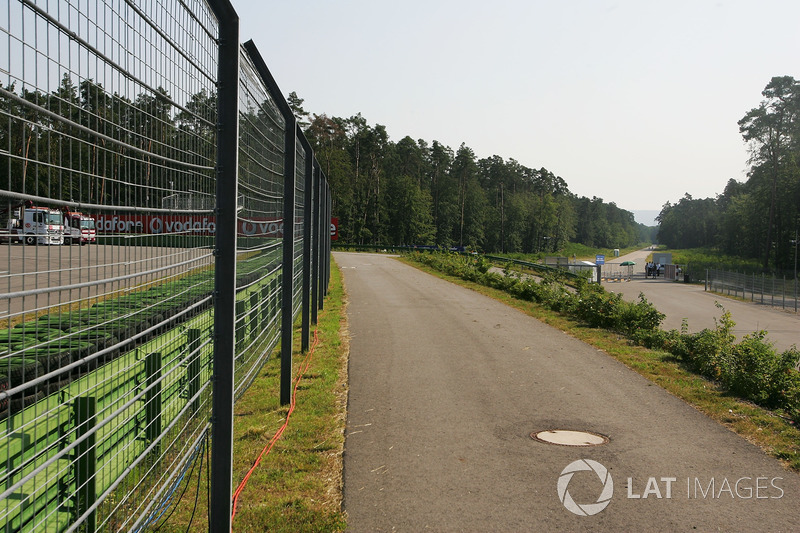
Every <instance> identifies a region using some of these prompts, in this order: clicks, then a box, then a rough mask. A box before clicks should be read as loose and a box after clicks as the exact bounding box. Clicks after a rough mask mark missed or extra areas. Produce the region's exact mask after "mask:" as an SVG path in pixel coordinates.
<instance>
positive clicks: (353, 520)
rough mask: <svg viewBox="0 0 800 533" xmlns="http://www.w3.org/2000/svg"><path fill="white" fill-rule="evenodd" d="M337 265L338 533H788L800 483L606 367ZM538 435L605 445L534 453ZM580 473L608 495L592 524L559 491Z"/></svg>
mask: <svg viewBox="0 0 800 533" xmlns="http://www.w3.org/2000/svg"><path fill="white" fill-rule="evenodd" d="M334 257H335V259H336V261H337V262H338V263H339V265H340V266H341V267H342V269H343V272H344V278H345V283H346V289H347V293H348V298H349V305H348V316H349V320H350V333H351V342H350V350H351V351H350V366H349V371H350V396H349V405H348V420H347V429H346V442H345V455H344V508H345V511H346V512H347V514H348V524H349V530H351V531H354V532H361V531H370V532H372V531H411V532H420V531H578V530H581V531H796V530H797V527H798V526H797V525H798V524H799V523H800V476H797V475H795V474H792V473H790V472H788V471H786V470H784V469H783V468H782V467H781V465H780V464H779V463H778V462H777V461H776V460H774V459H771V458H769V457H767V456H766V455H765V454H763V453H762V452H761V451H760V450H759V449H758V448H756V447H755V446H753V445H751V444H749V443H748V442H746V441H744V440H743V439H741V438H740V437H738V436H736V435H735V434H733V433H731V432H730V431H728V430H727V429H725V428H724V427H722V426H720V425H719V424H717V423H715V422H713V421H711V420H710V419H708V418H707V417H705V416H703V415H701V414H700V413H698V412H697V411H696V410H695V409H693V408H691V407H689V406H688V405H686V404H685V403H683V402H682V401H680V400H678V399H676V398H675V397H673V396H671V395H670V394H668V393H666V392H665V391H663V390H662V389H660V388H659V387H657V386H654V385H652V384H651V383H649V382H648V381H647V380H645V379H644V378H642V377H640V376H639V375H637V374H635V373H634V372H632V371H629V370H628V369H627V368H625V367H624V366H623V365H621V364H620V363H618V362H616V361H615V360H614V359H612V358H610V357H608V356H607V355H605V354H604V353H602V352H599V351H598V350H597V349H595V348H592V347H590V346H588V345H586V344H583V343H581V342H579V341H577V340H575V339H573V338H571V337H569V336H567V335H565V334H563V333H562V332H560V331H558V330H555V329H553V328H550V327H548V326H545V325H543V324H542V323H540V322H538V321H537V320H535V319H533V318H530V317H528V316H526V315H524V314H522V313H520V312H518V311H516V310H513V309H511V308H508V307H506V306H504V305H502V304H500V303H498V302H496V301H494V300H491V299H489V298H485V297H483V296H481V295H479V294H477V293H475V292H472V291H469V290H466V289H462V288H460V287H458V286H455V285H452V284H450V283H447V282H445V281H442V280H440V279H438V278H435V277H433V276H429V275H427V274H424V273H421V272H419V271H418V270H416V269H414V268H411V267H408V266H405V265H403V264H402V263H400V262H398V261H396V260H394V259H392V258H390V257H386V256H379V255H367V254H348V253H340V252H337V253H335V254H334ZM546 429H570V430H588V431H594V432H598V433H602V434H605V435H607V436H609V438H610V441H609V443H607V444H605V445H601V446H596V447H587V448H574V447H565V446H556V445H549V444H543V443H539V442H536V441H534V440H533V439H531V437H530V433H531V432H534V431H541V430H546ZM580 459H591V460H593V461H596V462H598V463H600V464H602V465H603V466H605V467H606V468H607V469H608V472H609V473H610V474H611V479H612V480H613V484H614V490H613V497H612V499H611V500H610V503H609V505H608V506H607V507H606V508H605V509H604V510H602V511H600V512H599V513H597V514H594V515H592V516H578V515H576V514H573V513H572V512H570V511H569V510H567V508H566V507H565V506H564V505H563V504H562V503H561V501H560V498H559V494H558V491H557V485H558V480H559V477H560V475H561V474H562V471H563V470H564V469H565V467H567V465H569V464H571V463H572V462H573V461H576V460H580ZM651 478H652V479H651ZM662 478H665V479H667V478H674V481H668V480H662ZM563 480H564V482H566V481H567V477H564V478H563ZM737 482H738V486H737ZM712 483H713V487H711V485H712ZM564 486H565V487H566V488H567V492H568V493H569V495H570V496H571V497H572V498H573V500H574V501H575V502H576V503H579V504H587V503H588V504H591V503H595V502H596V501H597V499H598V496H599V495H600V494H601V492H602V483H601V481H600V480H599V478H598V477H597V475H595V474H594V473H593V472H591V471H579V472H577V473H575V474H574V476H573V477H572V478H571V480H569V483H568V484H566V485H564ZM668 487H669V489H670V497H669V498H668V497H667V488H668ZM656 491H657V492H656ZM704 493H705V496H704V495H703V494H704ZM658 495H660V496H661V498H658V497H657V496H658ZM635 496H639V497H638V498H636V497H635ZM643 496H647V497H646V498H644V497H643ZM756 496H758V497H756Z"/></svg>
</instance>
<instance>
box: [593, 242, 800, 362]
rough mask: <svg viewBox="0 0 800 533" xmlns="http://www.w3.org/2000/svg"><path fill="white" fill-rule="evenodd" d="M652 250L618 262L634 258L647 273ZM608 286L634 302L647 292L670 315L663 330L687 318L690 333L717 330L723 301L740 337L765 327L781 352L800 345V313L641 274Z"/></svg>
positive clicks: (637, 267)
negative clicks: (648, 256) (718, 305)
mask: <svg viewBox="0 0 800 533" xmlns="http://www.w3.org/2000/svg"><path fill="white" fill-rule="evenodd" d="M649 253H652V252H651V251H650V250H646V249H645V250H639V251H637V252H633V253H631V254H628V255H625V256H623V257H619V258H615V259H614V262H615V263H620V262H622V261H634V262H635V263H636V266H635V267H633V268H634V269H635V271H636V272H643V271H644V264H645V258H646V257H647V254H649ZM604 286H605V288H606V290H609V291H614V292H617V293H620V294H622V296H623V297H624V298H625V299H627V300H631V301H634V300H636V299H638V297H639V293H640V292H641V293H644V295H645V297H646V298H647V299H648V300H649V301H650V302H651V303H652V304H653V305H655V307H656V309H658V310H659V311H661V312H662V313H664V314H665V315H666V318H665V319H664V322H663V323H662V325H661V327H662V329H678V330H680V329H681V324H682V322H683V321H684V319H685V320H686V324H687V326H688V328H689V331H690V332H696V331H700V330H702V329H704V328H709V329H713V328H714V327H715V323H714V319H715V318H716V319H719V317H720V316H721V315H722V310H720V309H719V308H717V307H716V303H717V302H719V303H720V304H721V305H722V306H723V307H724V308H725V309H727V310H728V311H730V312H731V317H732V319H733V321H734V322H735V323H736V327H735V328H734V334H735V335H736V336H737V337H738V338H741V337H742V336H744V335H746V334H748V333H753V332H755V331H759V330H764V331H766V332H767V333H768V336H767V340H769V341H770V342H772V343H773V344H774V345H775V348H776V349H777V350H779V351H781V352H782V351H784V350H787V349H789V348H790V347H792V345H797V344H800V334H798V331H800V314H797V313H794V312H790V311H783V310H780V309H777V308H771V307H768V306H764V305H757V304H753V303H749V302H744V301H741V300H735V299H733V298H726V297H725V296H722V295H720V294H715V293H712V292H705V290H704V286H703V285H698V284H687V283H681V282H674V281H665V280H663V279H661V278H656V279H653V278H649V279H644V278H642V277H641V276H639V277H634V278H633V279H632V280H631V281H623V282H613V283H605V284H604Z"/></svg>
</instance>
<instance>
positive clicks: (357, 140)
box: [288, 93, 652, 253]
mask: <svg viewBox="0 0 800 533" xmlns="http://www.w3.org/2000/svg"><path fill="white" fill-rule="evenodd" d="M288 101H289V104H290V106H291V107H292V108H293V110H294V111H295V114H296V115H297V116H298V118H299V119H300V120H301V124H302V125H303V126H304V130H305V132H306V136H307V137H308V139H309V141H310V142H311V144H312V146H313V148H314V152H315V155H316V157H317V160H318V161H319V162H320V165H322V169H323V171H324V172H325V174H326V175H327V177H328V180H329V181H330V183H331V187H332V189H333V214H334V216H337V217H338V218H339V236H340V239H341V242H345V243H354V244H376V245H414V244H416V245H432V244H435V245H439V246H444V247H449V246H465V247H468V248H470V249H477V250H482V251H486V252H524V253H532V252H554V251H556V250H558V249H559V248H560V247H561V246H562V245H563V244H565V243H566V242H570V241H571V242H580V243H583V244H586V245H588V246H594V247H599V248H620V247H624V246H630V245H634V244H636V243H638V242H643V241H648V242H649V241H650V239H651V237H652V235H651V229H650V228H647V227H645V226H644V225H642V224H637V223H636V222H635V221H634V219H633V213H631V212H630V211H625V210H624V209H620V208H619V207H617V206H616V205H615V204H614V203H613V202H612V203H606V202H604V201H603V200H602V199H601V198H596V197H595V198H585V197H579V196H576V195H575V194H573V193H571V192H570V190H569V188H568V187H567V183H566V182H565V181H564V180H563V179H562V178H560V177H559V176H556V175H555V174H553V173H552V172H550V171H549V170H547V169H545V168H540V169H532V168H528V167H525V166H523V165H521V164H520V163H519V162H517V161H515V160H514V159H507V160H506V159H503V158H502V157H500V156H497V155H494V156H491V157H487V158H478V156H477V155H476V154H475V152H474V151H473V150H472V149H471V148H469V147H468V146H466V145H464V144H462V145H461V146H459V147H458V149H456V150H453V149H452V148H450V147H448V146H444V145H443V144H441V143H439V142H438V141H432V142H427V141H425V140H421V139H420V140H417V141H415V140H413V139H412V138H410V137H404V138H402V139H400V140H399V141H397V142H393V141H391V140H390V139H389V135H388V134H387V132H386V128H385V127H384V126H381V125H375V126H370V125H369V124H368V123H367V121H366V119H365V118H364V117H362V116H361V114H358V115H356V116H353V117H350V118H338V117H328V116H326V115H324V114H323V115H311V114H309V113H308V112H306V111H305V110H304V109H303V107H302V104H303V100H302V99H301V98H299V97H298V96H297V95H296V94H295V93H291V94H290V95H289V98H288Z"/></svg>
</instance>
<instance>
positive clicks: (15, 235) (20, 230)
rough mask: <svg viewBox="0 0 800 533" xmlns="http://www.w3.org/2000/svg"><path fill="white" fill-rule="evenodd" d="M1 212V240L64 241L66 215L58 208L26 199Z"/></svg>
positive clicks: (27, 241)
mask: <svg viewBox="0 0 800 533" xmlns="http://www.w3.org/2000/svg"><path fill="white" fill-rule="evenodd" d="M0 214H2V218H0V241H10V242H24V243H25V244H30V245H34V244H48V245H51V244H57V245H60V244H63V243H64V216H63V214H62V213H61V211H59V210H58V209H52V208H50V207H38V206H35V205H33V203H32V202H30V201H26V202H25V203H23V204H17V205H11V204H8V205H7V208H6V209H4V210H3V211H2V212H0Z"/></svg>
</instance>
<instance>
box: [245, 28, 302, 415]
mask: <svg viewBox="0 0 800 533" xmlns="http://www.w3.org/2000/svg"><path fill="white" fill-rule="evenodd" d="M242 46H243V47H244V49H245V50H246V51H247V54H248V55H249V56H250V60H251V61H252V62H253V67H254V68H255V69H256V71H257V72H258V75H259V76H260V77H261V81H263V82H264V85H266V87H267V89H268V91H269V92H270V94H271V95H272V96H273V98H274V99H275V104H276V105H277V106H278V109H279V111H280V112H281V115H283V118H284V120H285V121H286V125H285V127H286V129H285V131H284V143H283V144H284V147H283V149H284V154H283V157H284V159H283V260H282V262H281V271H282V273H283V281H282V285H281V380H280V382H281V384H280V387H281V394H280V396H281V404H282V405H286V404H288V403H289V402H290V401H291V394H292V333H293V332H292V326H293V320H292V319H293V317H292V303H293V302H292V296H293V292H294V291H293V289H294V287H293V279H294V276H293V266H294V264H293V262H294V223H295V205H294V202H295V197H294V193H295V172H296V171H297V170H296V168H297V167H296V164H297V161H296V157H297V145H296V142H297V119H296V118H295V116H294V113H293V112H292V110H291V108H290V107H289V104H288V103H286V99H285V98H283V96H281V95H282V94H283V93H282V92H281V90H280V88H279V87H278V84H277V83H276V82H275V78H273V77H272V73H270V71H269V69H268V68H267V65H266V63H264V59H263V58H262V57H261V53H260V52H259V51H258V48H256V45H255V44H254V43H253V41H252V40H251V41H247V42H246V43H244V45H242Z"/></svg>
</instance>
